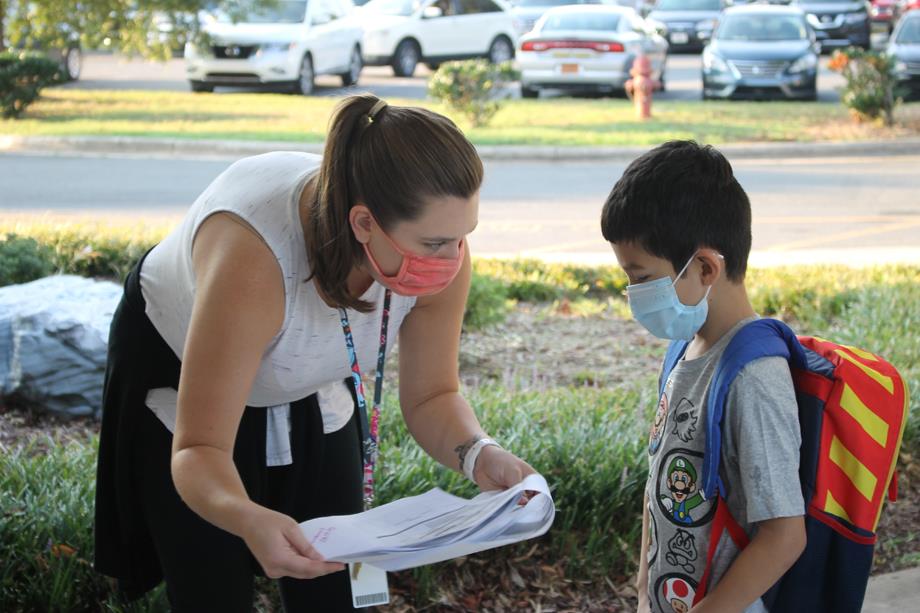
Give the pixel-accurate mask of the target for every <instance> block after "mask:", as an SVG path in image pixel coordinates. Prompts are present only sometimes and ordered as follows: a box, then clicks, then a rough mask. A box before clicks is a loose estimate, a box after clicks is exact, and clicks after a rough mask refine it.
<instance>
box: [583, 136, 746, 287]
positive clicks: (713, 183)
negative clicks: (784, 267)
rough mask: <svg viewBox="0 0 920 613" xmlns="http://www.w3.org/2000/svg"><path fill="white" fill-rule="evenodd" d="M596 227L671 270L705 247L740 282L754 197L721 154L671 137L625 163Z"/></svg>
mask: <svg viewBox="0 0 920 613" xmlns="http://www.w3.org/2000/svg"><path fill="white" fill-rule="evenodd" d="M601 231H602V232H603V234H604V238H605V239H607V241H609V242H611V243H621V242H635V243H636V244H638V245H640V246H641V247H642V248H643V249H645V250H646V251H648V252H649V253H650V254H652V255H654V256H656V257H660V258H664V259H666V260H668V261H669V262H671V265H672V266H674V270H675V271H679V270H680V269H681V268H683V266H684V264H686V263H687V260H689V259H690V258H691V257H692V256H693V254H694V252H696V250H697V249H700V248H701V247H710V248H712V249H715V250H717V251H718V252H719V253H721V254H722V256H723V257H724V258H725V270H726V274H727V276H728V278H729V280H731V281H736V282H737V281H741V280H743V279H744V275H745V272H746V271H747V260H748V255H749V254H750V252H751V203H750V201H749V200H748V197H747V194H745V193H744V190H743V189H742V188H741V185H739V184H738V181H737V180H736V179H735V175H734V173H733V172H732V167H731V164H729V163H728V160H726V159H725V156H723V155H722V154H721V153H719V152H718V151H717V150H716V149H714V148H712V147H710V146H709V145H706V146H700V145H699V144H698V143H696V142H694V141H680V140H674V141H669V142H667V143H664V144H663V145H661V146H659V147H656V148H654V149H652V150H651V151H649V152H648V153H645V154H643V155H642V156H641V157H639V158H637V159H636V160H634V161H633V162H632V163H631V164H630V165H629V167H628V168H627V169H626V172H624V173H623V176H622V177H620V180H619V181H617V183H616V185H614V186H613V190H611V192H610V195H609V196H608V197H607V202H606V203H604V211H603V213H602V214H601Z"/></svg>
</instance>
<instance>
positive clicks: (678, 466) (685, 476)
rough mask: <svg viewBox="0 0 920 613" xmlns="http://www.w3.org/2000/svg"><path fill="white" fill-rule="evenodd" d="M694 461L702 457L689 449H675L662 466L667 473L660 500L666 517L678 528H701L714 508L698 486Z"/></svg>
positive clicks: (661, 480)
mask: <svg viewBox="0 0 920 613" xmlns="http://www.w3.org/2000/svg"><path fill="white" fill-rule="evenodd" d="M694 460H695V461H697V462H699V461H701V460H702V457H700V454H697V453H695V452H692V451H690V450H688V449H675V450H673V452H672V453H671V454H670V455H669V457H668V458H666V459H665V461H663V462H662V463H661V466H662V467H663V468H665V472H664V473H663V474H660V475H659V478H658V501H659V504H660V505H661V507H662V510H663V511H664V512H665V516H666V517H667V518H668V519H670V520H671V521H672V522H673V523H675V524H678V525H683V526H699V525H701V524H702V523H705V522H706V521H708V519H709V516H710V515H711V513H712V511H713V510H714V509H715V507H714V506H713V505H711V504H707V502H708V501H707V500H706V495H705V493H704V492H703V490H702V489H701V488H700V487H699V480H698V471H697V468H696V466H695V464H694ZM704 505H705V508H700V507H703V506H704Z"/></svg>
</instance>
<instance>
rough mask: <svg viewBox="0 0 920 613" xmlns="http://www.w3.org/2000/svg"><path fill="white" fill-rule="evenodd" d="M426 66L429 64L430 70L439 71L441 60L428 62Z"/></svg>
mask: <svg viewBox="0 0 920 613" xmlns="http://www.w3.org/2000/svg"><path fill="white" fill-rule="evenodd" d="M425 66H428V70H430V71H432V72H437V70H438V68H440V67H441V63H440V62H426V63H425Z"/></svg>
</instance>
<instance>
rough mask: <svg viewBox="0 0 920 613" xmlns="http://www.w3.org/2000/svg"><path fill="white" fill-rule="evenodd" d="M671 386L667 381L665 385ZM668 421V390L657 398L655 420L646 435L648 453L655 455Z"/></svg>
mask: <svg viewBox="0 0 920 613" xmlns="http://www.w3.org/2000/svg"><path fill="white" fill-rule="evenodd" d="M670 386H671V382H670V381H668V383H667V387H668V388H669V387H670ZM667 421H668V390H667V388H666V389H665V393H664V394H662V395H661V398H660V399H659V400H658V409H657V410H656V411H655V421H654V422H653V423H652V431H651V432H649V435H648V454H649V455H655V454H656V453H657V452H658V448H659V447H660V446H661V437H662V436H664V426H665V423H667Z"/></svg>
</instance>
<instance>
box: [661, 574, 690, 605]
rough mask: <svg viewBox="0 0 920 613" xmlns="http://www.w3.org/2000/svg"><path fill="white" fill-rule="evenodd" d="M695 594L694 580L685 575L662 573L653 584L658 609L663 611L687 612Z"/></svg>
mask: <svg viewBox="0 0 920 613" xmlns="http://www.w3.org/2000/svg"><path fill="white" fill-rule="evenodd" d="M695 596H696V581H694V580H693V579H691V578H690V577H687V576H685V575H680V574H668V575H662V576H661V577H660V578H659V579H658V582H657V583H656V584H655V599H656V600H657V601H658V610H659V611H664V612H665V613H671V612H672V611H673V613H687V611H689V610H690V607H692V606H693V598H694V597H695Z"/></svg>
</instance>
